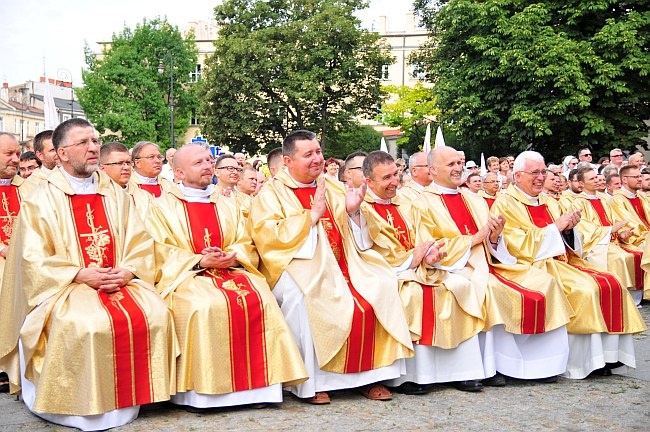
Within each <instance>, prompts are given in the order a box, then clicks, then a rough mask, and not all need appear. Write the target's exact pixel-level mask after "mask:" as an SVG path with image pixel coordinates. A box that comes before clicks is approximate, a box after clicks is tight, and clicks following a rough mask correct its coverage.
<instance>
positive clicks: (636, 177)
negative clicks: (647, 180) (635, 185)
mask: <svg viewBox="0 0 650 432" xmlns="http://www.w3.org/2000/svg"><path fill="white" fill-rule="evenodd" d="M623 177H632V178H635V179H640V178H641V177H643V176H642V175H641V174H639V175H635V176H632V175H624V176H623Z"/></svg>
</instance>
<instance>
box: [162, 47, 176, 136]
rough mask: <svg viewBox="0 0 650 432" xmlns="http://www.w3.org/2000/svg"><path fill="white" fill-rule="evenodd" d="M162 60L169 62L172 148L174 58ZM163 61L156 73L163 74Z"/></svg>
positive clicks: (167, 56)
mask: <svg viewBox="0 0 650 432" xmlns="http://www.w3.org/2000/svg"><path fill="white" fill-rule="evenodd" d="M163 59H164V60H169V127H170V129H171V135H172V148H174V56H172V55H171V54H169V53H168V54H165V56H164V58H163ZM163 59H161V60H160V63H158V73H161V74H162V73H164V72H165V64H164V63H163Z"/></svg>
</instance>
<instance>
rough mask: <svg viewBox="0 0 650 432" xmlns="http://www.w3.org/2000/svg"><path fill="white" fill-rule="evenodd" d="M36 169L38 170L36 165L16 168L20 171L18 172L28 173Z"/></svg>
mask: <svg viewBox="0 0 650 432" xmlns="http://www.w3.org/2000/svg"><path fill="white" fill-rule="evenodd" d="M36 168H38V165H34V166H27V167H20V168H18V171H20V172H30V171H34V170H35V169H36Z"/></svg>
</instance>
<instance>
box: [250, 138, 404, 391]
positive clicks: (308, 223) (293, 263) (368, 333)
mask: <svg viewBox="0 0 650 432" xmlns="http://www.w3.org/2000/svg"><path fill="white" fill-rule="evenodd" d="M282 148H283V155H284V161H285V166H286V169H285V170H284V171H281V172H279V173H278V174H277V175H276V176H275V178H274V179H273V180H271V181H269V182H267V184H266V185H265V186H264V188H262V190H261V191H260V193H259V195H258V196H257V197H256V198H255V200H253V203H252V205H251V210H250V215H249V219H248V226H249V230H250V232H251V235H252V236H253V241H254V243H255V245H256V247H257V248H258V250H259V253H260V258H261V262H260V269H261V270H262V272H263V273H264V275H265V276H266V278H267V280H268V281H269V285H270V286H271V287H273V294H274V295H275V297H276V299H277V300H278V303H279V304H280V307H281V309H282V312H283V313H284V315H285V318H286V319H287V322H288V324H289V327H290V328H291V330H292V332H293V334H294V337H295V338H296V341H297V343H298V347H299V348H300V350H301V354H302V356H303V359H304V361H305V366H306V367H307V372H308V374H309V380H307V381H306V382H305V383H303V384H301V385H299V386H296V387H293V388H291V391H292V392H293V393H294V394H296V395H297V396H298V397H301V398H305V399H307V401H308V402H311V403H317V404H321V403H329V401H330V398H329V395H328V394H327V392H328V391H330V390H337V389H344V388H356V387H361V386H364V387H362V388H361V389H360V390H359V391H360V392H361V393H362V394H363V395H364V396H366V397H368V398H369V399H375V400H387V399H390V398H391V394H390V392H388V390H387V389H386V388H385V387H383V386H381V385H378V384H374V385H372V384H373V383H377V382H379V381H383V380H386V379H393V378H398V377H399V376H400V374H401V372H402V366H403V364H402V361H401V359H403V358H405V357H410V356H412V354H413V348H412V344H411V337H410V335H409V330H408V326H407V323H406V318H405V317H404V312H403V310H402V308H401V306H400V300H399V295H398V291H397V279H396V278H395V275H394V273H393V271H392V269H391V268H390V266H388V264H387V263H386V261H384V259H383V258H382V257H381V256H380V255H378V254H377V253H376V252H374V251H372V250H368V249H370V246H371V241H370V240H369V239H368V236H367V234H368V228H367V227H366V222H365V218H364V216H363V215H362V214H361V213H360V210H359V206H360V204H361V202H362V201H363V193H364V191H365V187H364V186H362V187H361V188H360V189H353V188H349V189H348V190H347V191H345V190H344V185H342V184H340V183H338V182H332V181H330V180H328V179H322V178H321V179H319V177H320V176H321V173H322V172H323V164H324V158H323V155H322V152H321V147H320V143H319V142H318V140H316V138H315V134H314V133H312V132H309V131H296V132H294V133H292V134H290V135H289V136H287V138H285V140H284V142H283V145H282ZM317 180H318V181H317Z"/></svg>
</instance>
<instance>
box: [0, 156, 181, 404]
mask: <svg viewBox="0 0 650 432" xmlns="http://www.w3.org/2000/svg"><path fill="white" fill-rule="evenodd" d="M93 176H94V181H95V182H96V183H97V189H96V193H95V194H88V195H81V194H75V193H74V191H73V190H72V188H71V186H70V185H69V184H68V182H67V179H66V178H65V177H64V175H63V174H62V172H61V168H57V169H55V170H54V172H53V173H52V174H51V175H50V176H49V177H48V178H47V180H46V181H44V182H42V183H41V184H40V185H39V187H38V188H36V189H34V190H33V192H32V193H31V194H30V195H28V196H27V198H26V199H25V200H24V201H23V205H22V209H21V212H20V216H19V219H18V223H17V224H16V228H15V233H14V236H13V239H12V242H13V243H12V247H11V249H10V254H9V256H8V259H7V266H8V268H11V269H12V270H13V271H12V272H8V273H7V274H5V280H4V282H3V285H2V289H1V291H0V326H1V328H2V329H3V332H2V334H1V335H0V368H1V369H5V370H7V371H8V373H9V376H10V380H11V384H12V390H14V391H16V390H18V388H19V385H20V370H19V366H18V358H19V357H18V346H17V345H18V338H19V337H20V340H21V342H22V348H23V353H24V360H25V377H26V378H27V379H28V380H29V381H31V382H32V383H33V384H34V386H35V387H36V400H35V402H34V406H33V410H34V411H37V412H42V413H53V414H67V415H79V416H87V415H94V414H102V413H106V412H108V411H112V410H115V409H118V408H124V407H130V406H134V405H140V404H147V403H152V402H159V401H164V400H167V399H169V395H170V393H172V392H173V379H172V376H173V374H174V363H175V357H176V350H175V347H176V338H175V335H174V328H173V323H172V317H171V314H170V312H169V311H168V309H167V307H166V306H165V304H164V302H162V301H161V299H160V297H159V296H158V294H157V293H156V292H155V290H154V288H153V286H152V285H151V284H150V283H151V282H153V277H154V272H153V268H154V267H153V266H154V262H153V254H152V253H151V251H152V249H153V240H152V239H151V237H150V236H149V234H147V232H146V231H145V230H144V228H143V226H142V222H141V221H140V220H139V218H138V216H137V214H136V213H135V209H134V208H133V204H132V202H131V199H130V197H129V196H128V195H127V194H125V193H124V192H123V191H122V190H121V188H120V187H119V186H118V185H117V184H115V183H113V182H112V181H111V180H110V179H109V178H108V177H107V176H106V175H104V174H98V173H95V174H93ZM88 267H102V268H109V267H119V268H124V269H127V270H129V271H131V272H132V273H133V274H134V275H135V278H134V279H133V280H131V281H130V282H129V283H128V284H127V285H126V286H124V287H122V288H121V289H120V290H119V291H117V292H114V293H111V294H107V293H105V292H103V291H98V290H95V289H93V288H90V287H89V286H87V285H85V284H79V283H75V282H73V280H74V278H75V276H76V275H77V273H78V272H79V270H80V269H82V268H88Z"/></svg>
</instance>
